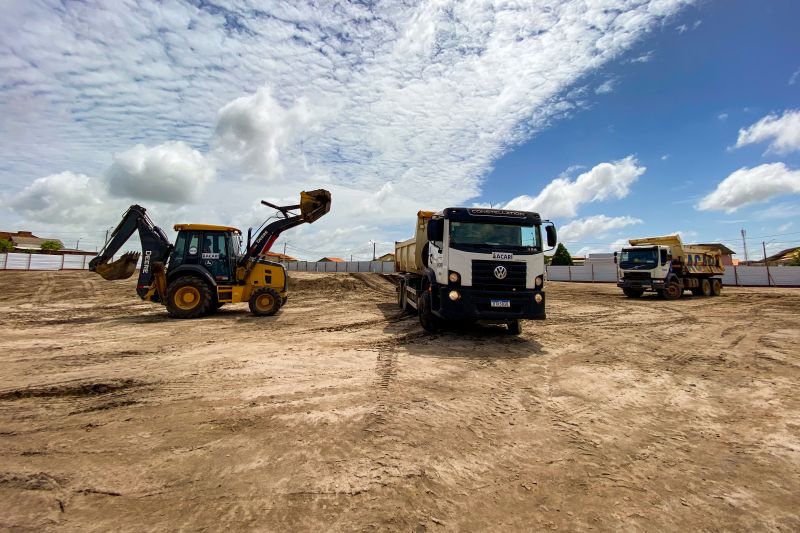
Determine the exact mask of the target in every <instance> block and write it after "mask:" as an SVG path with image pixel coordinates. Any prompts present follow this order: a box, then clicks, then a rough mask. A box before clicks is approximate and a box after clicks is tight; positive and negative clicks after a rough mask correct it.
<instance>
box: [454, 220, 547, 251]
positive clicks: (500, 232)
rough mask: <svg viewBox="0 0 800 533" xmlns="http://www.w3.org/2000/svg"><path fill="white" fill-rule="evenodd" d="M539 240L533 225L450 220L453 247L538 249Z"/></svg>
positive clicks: (539, 247) (538, 233)
mask: <svg viewBox="0 0 800 533" xmlns="http://www.w3.org/2000/svg"><path fill="white" fill-rule="evenodd" d="M539 240H540V232H539V228H538V227H535V226H515V225H510V224H485V223H478V222H454V221H450V246H451V247H453V248H464V249H468V248H503V249H514V250H519V251H539V250H541V244H540V242H539Z"/></svg>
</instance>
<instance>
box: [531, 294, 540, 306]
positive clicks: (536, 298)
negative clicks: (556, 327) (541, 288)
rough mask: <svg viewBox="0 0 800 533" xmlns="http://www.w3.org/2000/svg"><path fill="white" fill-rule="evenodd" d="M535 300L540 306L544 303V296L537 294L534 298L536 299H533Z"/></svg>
mask: <svg viewBox="0 0 800 533" xmlns="http://www.w3.org/2000/svg"><path fill="white" fill-rule="evenodd" d="M533 300H534V301H535V302H536V303H537V304H540V303H542V295H541V294H537V295H536V296H534V297H533Z"/></svg>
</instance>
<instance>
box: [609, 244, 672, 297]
mask: <svg viewBox="0 0 800 533" xmlns="http://www.w3.org/2000/svg"><path fill="white" fill-rule="evenodd" d="M617 258H618V261H617V266H618V270H619V282H618V283H617V285H618V286H619V287H621V288H622V290H623V291H625V290H626V289H629V290H630V291H632V292H638V291H640V290H641V291H644V290H656V291H657V290H661V289H663V288H664V284H665V282H666V280H667V278H668V277H669V273H670V269H671V267H672V255H671V253H670V248H669V247H668V246H633V247H630V248H623V249H622V252H621V253H619V254H618V255H617ZM626 294H627V292H626Z"/></svg>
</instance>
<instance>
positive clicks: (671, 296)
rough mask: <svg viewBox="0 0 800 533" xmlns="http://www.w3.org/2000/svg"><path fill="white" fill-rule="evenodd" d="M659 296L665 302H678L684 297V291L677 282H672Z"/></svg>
mask: <svg viewBox="0 0 800 533" xmlns="http://www.w3.org/2000/svg"><path fill="white" fill-rule="evenodd" d="M659 294H660V295H661V297H662V298H664V299H665V300H677V299H678V298H680V297H681V296H682V295H683V291H682V290H681V286H680V285H678V282H677V281H670V282H669V283H667V285H666V286H665V287H664V290H662V291H661V292H660V293H659Z"/></svg>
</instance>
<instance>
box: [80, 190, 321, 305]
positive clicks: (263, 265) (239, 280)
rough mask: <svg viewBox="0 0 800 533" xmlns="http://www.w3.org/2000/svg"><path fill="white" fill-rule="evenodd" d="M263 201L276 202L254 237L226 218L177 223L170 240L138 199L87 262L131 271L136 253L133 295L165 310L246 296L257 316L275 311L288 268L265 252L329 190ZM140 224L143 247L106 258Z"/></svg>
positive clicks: (309, 215)
mask: <svg viewBox="0 0 800 533" xmlns="http://www.w3.org/2000/svg"><path fill="white" fill-rule="evenodd" d="M262 203H263V204H264V205H267V206H269V207H272V208H274V209H276V210H277V211H278V212H279V213H280V214H279V215H278V217H277V220H275V221H273V222H271V223H269V224H266V223H265V224H264V225H262V228H261V229H260V231H259V232H258V235H257V236H256V238H255V239H254V240H253V239H251V235H250V232H248V240H247V243H246V244H244V245H243V243H242V232H241V231H239V230H238V229H237V228H234V227H230V226H214V225H209V224H176V225H175V226H174V228H175V231H177V232H178V237H177V239H176V240H175V244H174V245H173V244H171V243H170V242H169V240H168V239H167V237H166V235H165V233H164V232H163V230H161V228H159V227H158V226H155V225H154V224H153V223H152V221H150V218H149V217H148V216H147V214H146V211H145V209H144V208H143V207H141V206H138V205H132V206H131V207H130V208H129V209H128V211H127V212H126V213H125V215H124V216H123V217H122V222H120V223H119V225H118V226H117V227H116V229H114V231H113V233H112V234H111V238H110V239H109V241H108V242H107V243H106V245H105V247H104V248H103V250H102V251H101V252H100V254H99V255H98V256H97V257H95V258H94V259H92V261H91V262H90V263H89V270H91V271H94V272H97V273H98V274H100V275H101V276H102V277H103V278H105V279H107V280H116V279H126V278H129V277H131V276H132V275H133V273H134V272H135V270H136V266H137V264H138V262H139V258H140V257H141V261H142V263H141V269H140V270H139V282H138V283H137V286H136V292H137V294H138V295H139V297H140V298H142V299H143V300H146V301H149V302H157V303H161V304H163V305H165V306H166V308H167V311H168V312H169V314H170V316H173V317H176V318H196V317H200V316H203V315H206V314H209V313H213V312H215V311H216V310H217V309H218V308H220V307H221V306H222V305H224V304H226V303H238V302H249V304H250V310H251V311H252V312H253V314H255V315H258V316H269V315H273V314H275V313H276V312H277V311H278V309H280V307H281V306H282V305H283V304H285V303H286V300H287V298H288V294H287V291H288V276H287V274H286V269H285V268H284V267H283V265H281V264H280V263H277V262H275V261H270V260H268V259H265V255H264V254H266V252H267V251H268V250H269V249H270V247H271V246H272V244H273V243H274V242H275V240H276V239H277V238H278V236H279V235H280V234H281V233H282V232H283V231H286V230H287V229H290V228H293V227H295V226H298V225H300V224H304V223H309V224H310V223H312V222H314V221H316V220H317V219H319V218H320V217H322V216H324V215H325V214H326V213H328V212H329V211H330V207H331V194H330V193H329V192H328V191H326V190H324V189H318V190H315V191H310V192H302V193H300V203H299V204H297V205H289V206H277V205H273V204H271V203H269V202H263V201H262ZM295 210H299V211H300V212H299V213H293V212H292V211H295ZM137 230H138V232H139V237H140V239H141V242H142V252H141V253H139V252H127V253H125V254H123V255H122V257H121V258H120V259H118V260H117V261H114V262H109V261H110V260H111V259H112V257H113V255H114V254H115V253H116V252H118V251H119V249H120V248H121V247H122V245H123V244H125V242H126V241H127V240H128V239H129V238H130V237H131V236H132V235H133V233H134V232H135V231H137Z"/></svg>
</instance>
